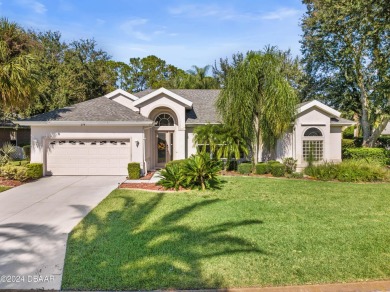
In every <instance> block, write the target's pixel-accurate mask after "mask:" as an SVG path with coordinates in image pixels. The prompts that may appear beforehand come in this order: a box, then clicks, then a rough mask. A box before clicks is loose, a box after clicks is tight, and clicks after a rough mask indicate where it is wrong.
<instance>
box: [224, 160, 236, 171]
mask: <svg viewBox="0 0 390 292" xmlns="http://www.w3.org/2000/svg"><path fill="white" fill-rule="evenodd" d="M237 167H238V163H237V160H235V159H232V160H230V162H229V166H228V168H227V169H228V170H237Z"/></svg>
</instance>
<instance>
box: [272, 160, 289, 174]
mask: <svg viewBox="0 0 390 292" xmlns="http://www.w3.org/2000/svg"><path fill="white" fill-rule="evenodd" d="M270 168H271V174H272V175H273V176H275V177H282V176H284V174H285V172H286V168H285V166H284V165H283V164H280V163H279V164H278V163H273V164H270Z"/></svg>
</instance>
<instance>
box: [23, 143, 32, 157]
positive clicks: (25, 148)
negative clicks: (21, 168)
mask: <svg viewBox="0 0 390 292" xmlns="http://www.w3.org/2000/svg"><path fill="white" fill-rule="evenodd" d="M22 149H23V155H24V158H28V159H29V158H30V156H31V145H24V146H23V147H22Z"/></svg>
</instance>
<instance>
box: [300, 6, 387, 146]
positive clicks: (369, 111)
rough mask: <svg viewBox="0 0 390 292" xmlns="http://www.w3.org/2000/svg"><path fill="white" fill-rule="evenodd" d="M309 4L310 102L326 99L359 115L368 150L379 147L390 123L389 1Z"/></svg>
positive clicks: (306, 37) (306, 52)
mask: <svg viewBox="0 0 390 292" xmlns="http://www.w3.org/2000/svg"><path fill="white" fill-rule="evenodd" d="M303 2H304V4H306V6H307V11H306V14H305V15H304V17H303V20H302V30H303V40H302V53H303V57H304V58H303V62H304V64H305V69H306V73H307V75H308V80H309V82H308V86H307V92H308V94H307V96H306V98H307V99H313V98H322V99H323V100H325V101H326V103H327V104H333V105H336V106H337V107H338V109H340V110H343V111H345V112H348V113H350V114H351V115H354V116H355V118H356V119H358V120H360V123H361V128H362V133H363V145H365V146H370V147H373V146H374V145H375V141H376V139H377V138H378V136H379V135H380V132H381V129H383V127H384V126H385V125H386V123H387V122H388V121H389V118H390V107H389V93H388V92H389V91H388V90H389V86H388V84H389V70H390V67H389V64H390V63H389V55H390V46H389V38H388V32H389V10H388V7H389V4H388V1H387V0H376V1H367V0H354V1H315V0H304V1H303Z"/></svg>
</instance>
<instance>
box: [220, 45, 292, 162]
mask: <svg viewBox="0 0 390 292" xmlns="http://www.w3.org/2000/svg"><path fill="white" fill-rule="evenodd" d="M292 67H294V65H293V61H292V60H291V58H290V57H289V53H288V52H282V51H279V50H278V49H276V48H275V47H268V48H266V49H265V50H264V51H259V52H249V53H248V54H247V55H246V57H245V58H244V59H243V60H242V61H239V62H238V63H237V64H236V65H235V67H232V68H230V69H229V70H228V71H227V72H226V77H224V78H225V79H224V82H223V84H224V87H223V88H222V91H221V94H220V96H219V98H218V100H217V103H216V105H217V109H218V112H219V113H220V114H221V116H222V119H223V122H224V124H225V125H226V126H227V127H229V128H230V129H232V130H233V131H235V132H237V133H240V135H242V137H245V138H246V139H248V140H249V141H250V144H251V145H252V149H253V150H254V152H255V153H254V156H253V157H254V160H255V161H254V162H255V163H257V162H258V161H257V157H258V155H257V154H258V151H259V148H260V144H264V146H265V147H266V148H269V149H271V148H272V147H273V146H274V144H275V141H276V139H277V138H279V137H280V136H281V135H282V134H283V133H285V131H286V130H287V128H288V127H290V125H291V121H292V120H293V117H294V115H295V106H296V104H297V93H296V91H295V89H294V88H293V87H292V86H291V84H290V83H289V72H290V71H289V69H291V68H292ZM232 113H234V114H232Z"/></svg>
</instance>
